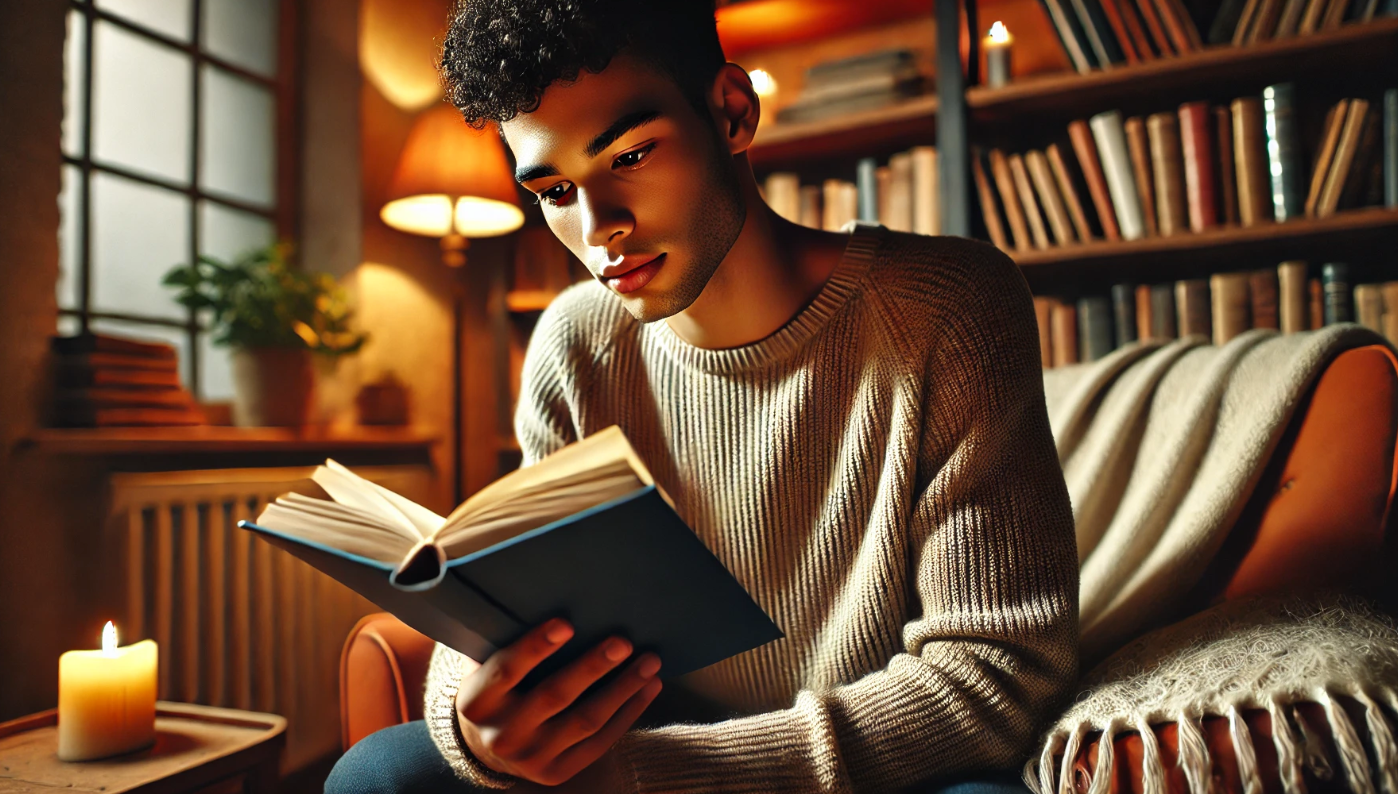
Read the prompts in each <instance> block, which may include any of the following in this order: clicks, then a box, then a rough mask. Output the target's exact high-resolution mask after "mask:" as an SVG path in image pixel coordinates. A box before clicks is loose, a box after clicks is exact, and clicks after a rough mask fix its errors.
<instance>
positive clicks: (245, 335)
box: [160, 243, 368, 355]
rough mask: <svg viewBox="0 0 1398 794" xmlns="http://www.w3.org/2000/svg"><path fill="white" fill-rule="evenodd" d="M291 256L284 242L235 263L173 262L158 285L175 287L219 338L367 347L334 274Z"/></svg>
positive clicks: (253, 343) (327, 350)
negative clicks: (299, 264)
mask: <svg viewBox="0 0 1398 794" xmlns="http://www.w3.org/2000/svg"><path fill="white" fill-rule="evenodd" d="M290 254H291V247H290V246H289V245H288V244H284V243H283V244H277V245H272V246H267V247H265V248H259V249H254V250H252V251H248V252H247V253H245V254H243V255H242V256H240V257H239V258H238V259H236V260H234V261H233V262H231V263H230V262H223V261H221V260H219V259H215V258H213V257H209V256H201V257H199V259H198V260H196V261H195V262H194V263H193V264H185V265H176V266H175V267H173V268H171V269H170V271H169V272H167V273H166V274H165V276H164V278H162V279H161V282H160V283H161V284H162V285H164V286H166V287H170V288H173V289H175V290H176V292H175V296H174V297H175V301H176V302H177V303H179V304H180V305H182V306H186V307H188V308H190V309H193V310H195V311H198V312H200V313H201V314H203V315H206V316H207V317H208V321H209V323H210V325H211V328H212V330H213V334H214V337H213V340H214V343H215V344H219V345H227V346H231V347H243V348H263V347H291V348H306V349H309V350H311V351H314V352H317V353H324V354H327V355H343V354H346V353H353V352H355V351H357V350H359V349H360V348H361V347H363V346H364V343H365V342H366V341H367V340H368V336H367V335H366V334H363V333H355V332H353V331H352V330H351V329H350V321H351V319H352V318H353V314H354V312H353V310H351V309H350V307H349V303H348V301H347V300H346V298H345V293H344V290H343V289H342V288H341V287H340V286H339V284H337V283H336V281H335V279H334V277H332V276H330V275H328V274H326V273H307V272H305V271H303V270H301V269H299V268H296V267H293V266H292V265H291V264H289V263H288V258H289V256H290Z"/></svg>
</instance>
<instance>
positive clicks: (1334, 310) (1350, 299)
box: [1320, 262, 1354, 325]
mask: <svg viewBox="0 0 1398 794" xmlns="http://www.w3.org/2000/svg"><path fill="white" fill-rule="evenodd" d="M1320 284H1321V289H1322V291H1323V294H1324V300H1325V317H1324V321H1325V324H1326V325H1334V324H1336V323H1352V322H1354V292H1353V291H1352V290H1351V289H1350V281H1349V265H1347V264H1345V263H1343V262H1329V263H1327V264H1325V265H1323V266H1322V267H1321V269H1320Z"/></svg>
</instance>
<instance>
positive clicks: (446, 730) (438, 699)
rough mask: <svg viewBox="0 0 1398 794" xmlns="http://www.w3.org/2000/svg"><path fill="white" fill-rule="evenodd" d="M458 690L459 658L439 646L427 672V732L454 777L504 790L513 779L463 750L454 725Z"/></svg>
mask: <svg viewBox="0 0 1398 794" xmlns="http://www.w3.org/2000/svg"><path fill="white" fill-rule="evenodd" d="M460 686H461V656H460V655H458V654H457V653H456V652H455V651H453V650H451V649H450V648H447V647H446V646H443V645H438V646H437V648H436V650H435V651H433V653H432V664H431V666H429V667H428V670H427V691H426V695H425V702H424V703H423V708H422V716H423V719H424V720H425V721H426V722H427V732H428V733H429V734H430V735H431V736H432V742H433V744H435V745H437V750H438V751H439V752H441V754H442V758H444V759H446V762H447V764H448V765H449V766H450V767H451V769H452V771H453V772H455V773H456V776H457V777H459V778H461V779H462V780H464V781H466V782H467V783H470V784H471V785H473V786H478V787H480V788H487V789H496V790H501V789H507V788H509V787H511V786H513V785H514V784H515V778H514V777H513V776H512V775H505V774H502V773H500V772H496V771H495V770H493V769H491V768H489V767H487V766H486V765H485V764H482V763H481V762H480V760H479V759H477V758H476V757H475V756H474V755H472V754H471V751H470V749H469V748H467V747H466V740H465V739H463V738H462V736H461V728H460V726H459V725H458V724H457V721H456V690H457V689H458V688H460Z"/></svg>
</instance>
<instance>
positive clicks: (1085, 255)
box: [1010, 207, 1398, 289]
mask: <svg viewBox="0 0 1398 794" xmlns="http://www.w3.org/2000/svg"><path fill="white" fill-rule="evenodd" d="M1384 242H1387V243H1388V244H1390V245H1398V210H1394V209H1386V208H1383V207H1370V208H1365V209H1359V210H1351V211H1348V212H1342V213H1339V214H1336V215H1332V216H1330V217H1328V218H1316V219H1310V218H1306V219H1300V220H1295V221H1289V222H1287V223H1265V224H1261V225H1258V226H1251V227H1247V228H1240V227H1228V228H1221V229H1211V230H1209V231H1205V232H1200V233H1197V234H1177V235H1172V236H1170V237H1148V238H1145V239H1142V240H1133V241H1130V242H1125V241H1121V242H1105V241H1097V242H1092V243H1086V244H1079V245H1069V246H1061V247H1057V248H1049V249H1046V250H1040V251H1024V252H1011V253H1010V256H1012V257H1013V258H1014V260H1015V261H1016V262H1017V263H1018V264H1019V266H1020V267H1021V269H1022V270H1023V272H1024V276H1025V278H1026V279H1027V280H1028V281H1029V283H1030V286H1031V287H1035V288H1036V289H1038V288H1040V287H1052V286H1053V285H1056V284H1058V285H1061V284H1063V283H1065V282H1072V281H1074V280H1077V279H1093V280H1100V279H1102V278H1117V279H1121V280H1124V281H1138V282H1140V281H1156V280H1161V281H1163V280H1172V279H1176V278H1189V277H1195V276H1201V275H1205V274H1207V273H1211V272H1216V271H1218V270H1219V269H1220V268H1222V269H1225V270H1236V269H1243V268H1246V267H1248V266H1249V265H1250V264H1251V263H1254V262H1255V263H1258V264H1259V265H1260V264H1263V263H1271V264H1275V263H1276V262H1279V261H1282V260H1283V259H1311V260H1313V261H1322V260H1326V259H1331V260H1334V259H1343V258H1344V257H1346V256H1347V255H1348V254H1349V253H1351V252H1359V253H1362V252H1364V251H1369V252H1370V256H1369V257H1368V258H1372V251H1373V250H1375V248H1374V246H1376V245H1377V244H1381V243H1384Z"/></svg>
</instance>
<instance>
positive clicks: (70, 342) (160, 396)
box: [50, 334, 206, 427]
mask: <svg viewBox="0 0 1398 794" xmlns="http://www.w3.org/2000/svg"><path fill="white" fill-rule="evenodd" d="M52 348H53V353H54V385H55V389H54V395H53V409H52V415H51V417H50V422H51V424H53V425H54V426H56V427H120V426H137V425H147V426H150V425H161V426H171V425H202V424H205V423H206V421H205V417H204V414H203V412H202V411H200V409H199V407H198V406H197V405H196V404H195V402H194V397H193V395H191V394H190V393H189V390H187V389H185V388H184V386H183V385H182V384H181V382H180V373H179V360H178V357H177V356H176V353H175V348H174V347H172V346H171V345H167V344H161V343H157V342H142V341H137V340H134V339H123V338H120V337H113V336H100V335H96V334H84V335H79V336H66V337H55V338H54V339H53V342H52Z"/></svg>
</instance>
